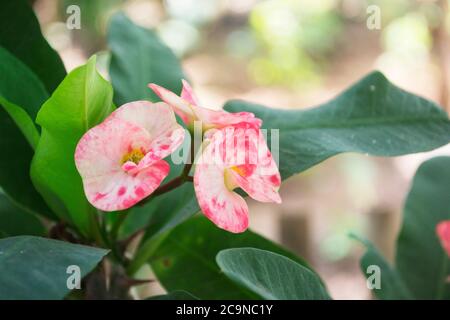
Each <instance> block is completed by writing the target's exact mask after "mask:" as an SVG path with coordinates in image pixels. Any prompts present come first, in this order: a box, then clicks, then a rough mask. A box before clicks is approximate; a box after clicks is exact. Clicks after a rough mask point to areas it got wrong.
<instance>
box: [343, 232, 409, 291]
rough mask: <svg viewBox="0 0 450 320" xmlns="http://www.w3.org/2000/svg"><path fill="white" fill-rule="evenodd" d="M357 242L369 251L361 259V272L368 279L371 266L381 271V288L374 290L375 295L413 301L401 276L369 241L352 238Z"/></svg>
mask: <svg viewBox="0 0 450 320" xmlns="http://www.w3.org/2000/svg"><path fill="white" fill-rule="evenodd" d="M352 238H355V239H356V240H358V241H360V242H361V243H363V244H364V245H365V246H366V248H367V251H366V253H365V254H364V256H363V257H362V258H361V262H360V264H361V271H362V273H363V274H364V276H365V277H366V278H369V277H370V276H371V275H372V273H370V272H368V271H370V270H369V268H370V267H371V266H375V267H378V268H379V270H380V274H379V276H380V287H379V288H373V289H372V291H373V293H374V294H375V295H376V296H377V297H378V298H379V299H382V300H407V299H412V295H411V293H410V292H409V290H408V288H407V287H406V285H405V283H404V281H403V279H402V277H401V275H400V274H399V273H398V272H397V270H395V269H394V268H393V267H391V266H390V265H389V263H388V262H387V261H386V260H385V259H384V257H383V256H382V255H381V254H380V252H379V251H378V250H377V249H376V248H375V247H374V246H373V244H371V243H370V242H369V241H367V240H363V239H361V238H359V237H356V236H354V235H353V236H352Z"/></svg>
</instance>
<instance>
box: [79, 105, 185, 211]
mask: <svg viewBox="0 0 450 320" xmlns="http://www.w3.org/2000/svg"><path fill="white" fill-rule="evenodd" d="M184 134H185V132H184V129H183V128H182V127H181V126H180V125H179V124H177V122H176V119H175V115H174V113H173V111H172V110H171V108H170V107H169V106H168V105H167V104H165V103H155V104H153V103H150V102H147V101H136V102H131V103H127V104H125V105H123V106H122V107H120V108H119V109H117V110H116V111H114V112H113V113H112V114H111V115H110V116H109V117H108V118H107V119H106V120H105V121H104V122H103V123H101V124H99V125H97V126H96V127H93V128H92V129H90V130H89V131H87V132H86V134H85V135H84V136H83V137H82V138H81V139H80V141H79V142H78V145H77V147H76V150H75V164H76V167H77V169H78V171H79V173H80V175H81V178H82V180H83V186H84V191H85V193H86V197H87V199H88V200H89V202H90V203H91V204H92V205H93V206H94V207H96V208H98V209H100V210H104V211H116V210H124V209H127V208H129V207H131V206H133V205H134V204H136V203H137V202H139V201H140V200H142V199H144V198H145V197H147V196H148V195H150V194H151V193H152V192H153V191H154V190H155V189H156V188H157V187H158V186H159V185H160V184H161V182H162V180H163V179H164V178H165V177H166V176H167V175H168V173H169V170H170V166H169V164H168V163H167V162H166V161H164V160H162V159H163V158H165V157H167V156H168V155H169V154H171V153H172V152H173V151H174V150H175V149H176V148H177V147H178V146H179V145H180V144H181V143H182V142H183V139H184Z"/></svg>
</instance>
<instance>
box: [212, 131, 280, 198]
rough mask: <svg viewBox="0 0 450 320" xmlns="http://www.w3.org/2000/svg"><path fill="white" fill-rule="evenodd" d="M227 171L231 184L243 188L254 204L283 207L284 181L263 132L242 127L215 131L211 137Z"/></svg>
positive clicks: (216, 158)
mask: <svg viewBox="0 0 450 320" xmlns="http://www.w3.org/2000/svg"><path fill="white" fill-rule="evenodd" d="M210 144H215V145H216V149H217V150H219V152H220V156H219V157H217V156H216V157H215V159H214V161H216V162H217V160H218V159H219V160H221V161H222V162H223V166H224V167H225V168H228V169H227V176H226V177H227V179H228V184H229V185H230V186H234V187H241V188H242V189H243V190H244V191H245V192H247V194H248V195H249V196H250V197H252V198H253V199H255V200H258V201H261V202H275V203H281V198H280V195H279V193H278V189H279V188H280V184H281V177H280V173H279V170H278V167H277V165H276V163H275V161H274V159H273V157H272V154H271V152H270V151H269V148H268V147H267V143H266V141H265V139H264V135H263V133H262V132H261V130H260V129H256V128H253V127H252V126H251V125H250V126H249V125H247V124H246V123H241V124H239V125H237V126H236V127H226V128H224V129H221V130H216V131H215V132H214V133H213V134H211V135H210Z"/></svg>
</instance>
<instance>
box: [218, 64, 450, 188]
mask: <svg viewBox="0 0 450 320" xmlns="http://www.w3.org/2000/svg"><path fill="white" fill-rule="evenodd" d="M225 109H226V110H228V111H231V112H238V111H250V112H253V113H254V114H255V115H256V116H257V117H259V118H261V119H262V120H263V127H264V128H267V129H279V160H280V172H281V175H282V176H283V178H284V179H286V178H288V177H290V176H292V175H293V174H296V173H298V172H302V171H304V170H306V169H308V168H310V167H312V166H314V165H316V164H318V163H319V162H321V161H323V160H325V159H327V158H329V157H331V156H334V155H336V154H339V153H342V152H360V153H365V154H371V155H375V156H384V157H390V156H399V155H403V154H408V153H416V152H422V151H429V150H433V149H435V148H437V147H440V146H442V145H445V144H447V143H449V142H450V120H449V119H448V116H447V114H446V113H445V112H444V111H443V110H442V109H441V108H439V107H438V106H437V105H436V104H434V103H433V102H431V101H428V100H426V99H423V98H420V97H418V96H416V95H414V94H411V93H408V92H406V91H403V90H401V89H399V88H397V87H396V86H394V85H393V84H391V83H390V82H389V81H388V80H387V79H386V78H385V77H384V76H383V75H382V74H381V73H379V72H374V73H371V74H369V75H368V76H366V77H365V78H363V79H362V80H360V81H359V82H357V83H356V84H354V85H353V86H352V87H350V88H349V89H347V90H346V91H344V92H343V93H342V94H340V95H339V96H337V97H336V98H334V99H333V100H331V101H329V102H327V103H325V104H323V105H321V106H319V107H316V108H312V109H309V110H279V109H270V108H266V107H263V106H259V105H255V104H251V103H247V102H243V101H231V102H228V103H227V104H226V105H225ZM269 136H270V135H269ZM270 146H271V143H270V141H269V147H270ZM276 151H277V150H272V153H274V152H276Z"/></svg>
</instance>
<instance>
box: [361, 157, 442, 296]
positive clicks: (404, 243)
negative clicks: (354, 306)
mask: <svg viewBox="0 0 450 320" xmlns="http://www.w3.org/2000/svg"><path fill="white" fill-rule="evenodd" d="M449 189H450V157H437V158H433V159H431V160H428V161H426V162H424V163H423V164H422V165H421V166H420V167H419V169H418V170H417V173H416V175H415V177H414V180H413V184H412V188H411V191H410V192H409V194H408V198H407V200H406V204H405V208H404V216H403V225H402V229H401V232H400V235H399V237H398V239H397V255H396V261H395V268H390V267H389V266H388V265H387V263H386V262H385V260H384V258H383V257H382V256H381V255H380V254H379V253H378V252H377V251H376V250H375V248H374V247H373V246H372V245H371V244H368V243H367V242H365V244H366V246H367V248H368V251H367V252H366V254H365V255H364V257H363V259H362V261H361V265H362V268H363V272H364V273H365V268H366V267H367V266H368V265H378V266H379V267H380V268H381V270H382V272H381V279H382V280H381V282H382V287H381V289H380V290H376V291H375V293H376V294H377V296H378V297H379V298H381V299H450V284H449V283H448V282H446V279H447V277H448V275H449V274H450V259H449V258H448V256H447V254H446V253H445V251H444V250H443V248H442V246H441V244H440V242H439V239H438V238H437V236H436V225H437V224H438V223H439V222H441V221H443V220H448V219H450V197H449V193H448V190H449ZM366 276H367V274H366Z"/></svg>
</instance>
